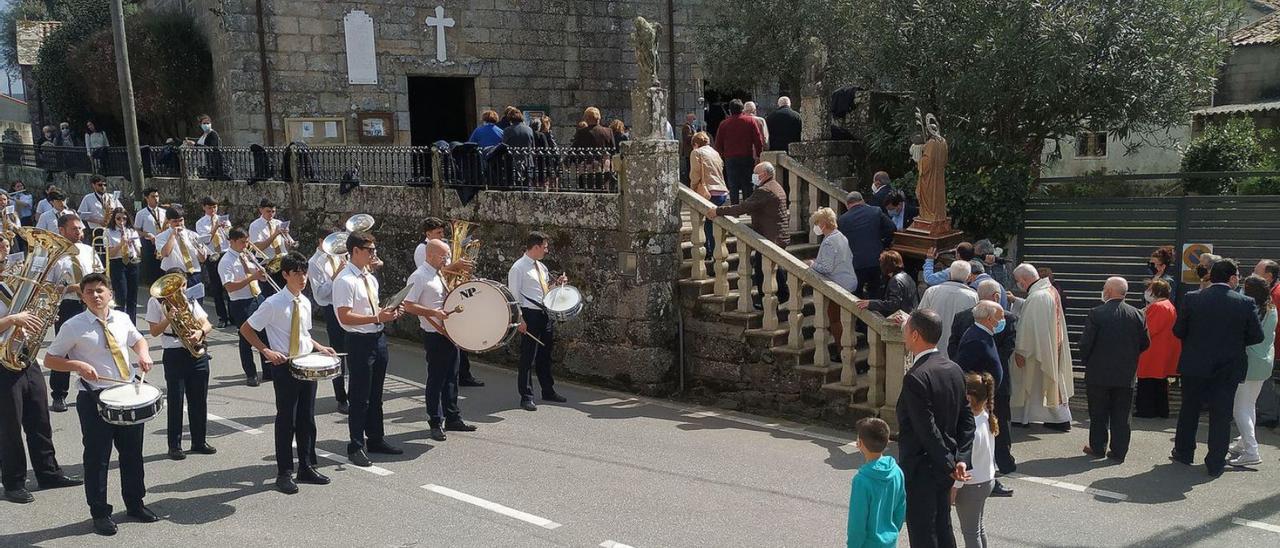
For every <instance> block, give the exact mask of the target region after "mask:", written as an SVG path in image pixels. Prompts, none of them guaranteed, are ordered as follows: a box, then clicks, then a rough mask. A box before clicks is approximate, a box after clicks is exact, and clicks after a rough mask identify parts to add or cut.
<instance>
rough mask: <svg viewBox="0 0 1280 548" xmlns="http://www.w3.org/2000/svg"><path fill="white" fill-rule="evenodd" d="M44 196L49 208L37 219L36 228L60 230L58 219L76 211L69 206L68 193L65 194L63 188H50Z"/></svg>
mask: <svg viewBox="0 0 1280 548" xmlns="http://www.w3.org/2000/svg"><path fill="white" fill-rule="evenodd" d="M44 198H45V199H46V200H48V201H49V209H46V210H45V211H44V213H41V214H40V219H39V220H37V221H36V228H39V229H41V230H47V231H49V232H58V219H59V218H61V217H62V216H63V215H66V214H68V213H75V211H72V210H70V209H68V208H67V195H66V194H63V193H62V191H61V190H57V189H50V190H49V192H47V193H46V194H45V195H44ZM76 241H77V242H78V241H80V240H76Z"/></svg>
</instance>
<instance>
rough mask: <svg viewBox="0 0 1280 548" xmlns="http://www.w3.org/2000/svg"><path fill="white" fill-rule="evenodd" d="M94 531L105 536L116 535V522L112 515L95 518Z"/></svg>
mask: <svg viewBox="0 0 1280 548" xmlns="http://www.w3.org/2000/svg"><path fill="white" fill-rule="evenodd" d="M93 532H95V533H97V534H99V535H102V536H104V537H112V536H115V534H116V522H114V521H111V518H110V517H105V518H93Z"/></svg>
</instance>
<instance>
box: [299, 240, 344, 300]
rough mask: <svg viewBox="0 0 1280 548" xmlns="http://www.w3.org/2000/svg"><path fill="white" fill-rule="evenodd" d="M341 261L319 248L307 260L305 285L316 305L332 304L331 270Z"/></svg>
mask: <svg viewBox="0 0 1280 548" xmlns="http://www.w3.org/2000/svg"><path fill="white" fill-rule="evenodd" d="M341 261H342V259H339V258H337V257H332V256H330V255H329V254H328V253H325V252H323V251H320V250H319V249H317V250H316V252H315V254H313V255H311V260H309V261H307V285H308V286H310V287H311V298H313V299H315V300H316V306H319V307H325V306H331V305H333V282H334V280H333V272H334V269H336V268H337V267H338V264H339V263H340V262H341Z"/></svg>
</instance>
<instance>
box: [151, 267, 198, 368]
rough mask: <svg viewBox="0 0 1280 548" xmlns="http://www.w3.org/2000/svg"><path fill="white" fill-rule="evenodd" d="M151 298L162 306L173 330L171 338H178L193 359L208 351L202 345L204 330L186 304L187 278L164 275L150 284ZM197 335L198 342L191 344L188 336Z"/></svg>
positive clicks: (184, 276) (176, 275) (181, 275)
mask: <svg viewBox="0 0 1280 548" xmlns="http://www.w3.org/2000/svg"><path fill="white" fill-rule="evenodd" d="M151 296H152V297H155V299H156V300H158V301H160V304H162V305H164V314H165V316H166V317H168V318H169V324H170V326H171V327H172V328H173V336H175V337H177V338H178V341H179V342H181V343H182V346H183V347H184V348H186V349H187V352H190V353H191V355H192V356H193V357H196V358H200V357H203V356H204V355H205V353H206V352H207V351H208V350H207V348H206V346H205V343H204V330H203V329H201V325H200V321H199V320H197V319H196V317H195V315H193V314H192V313H191V307H190V306H188V304H187V277H186V275H183V274H165V275H164V276H161V277H160V279H158V280H156V281H155V283H153V284H151ZM195 333H199V334H200V335H201V338H200V339H199V341H198V342H194V343H193V342H191V340H190V336H191V335H192V334H195Z"/></svg>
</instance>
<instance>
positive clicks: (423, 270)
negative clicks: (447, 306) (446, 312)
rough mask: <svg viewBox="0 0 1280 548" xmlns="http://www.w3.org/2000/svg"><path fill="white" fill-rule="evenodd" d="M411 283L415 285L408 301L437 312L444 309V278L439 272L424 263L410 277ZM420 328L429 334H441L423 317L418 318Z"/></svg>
mask: <svg viewBox="0 0 1280 548" xmlns="http://www.w3.org/2000/svg"><path fill="white" fill-rule="evenodd" d="M409 283H410V284H412V285H413V289H411V290H409V294H408V295H406V296H405V300H406V301H412V302H414V303H417V304H419V305H421V306H423V307H426V308H431V309H436V310H438V309H441V308H444V294H445V289H444V278H442V277H440V271H439V270H436V269H435V268H434V267H432V266H431V265H430V264H428V263H422V266H419V267H418V269H417V270H414V271H413V274H411V275H409ZM418 326H419V327H421V328H422V330H423V331H426V332H427V333H439V332H440V331H439V330H437V329H436V326H434V325H432V324H431V322H429V321H427V319H426V318H424V317H421V316H419V317H418Z"/></svg>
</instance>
